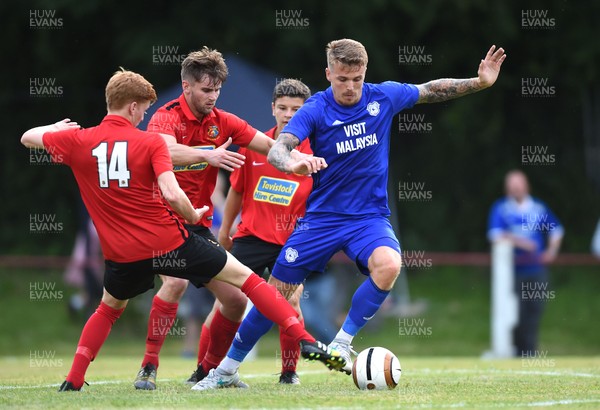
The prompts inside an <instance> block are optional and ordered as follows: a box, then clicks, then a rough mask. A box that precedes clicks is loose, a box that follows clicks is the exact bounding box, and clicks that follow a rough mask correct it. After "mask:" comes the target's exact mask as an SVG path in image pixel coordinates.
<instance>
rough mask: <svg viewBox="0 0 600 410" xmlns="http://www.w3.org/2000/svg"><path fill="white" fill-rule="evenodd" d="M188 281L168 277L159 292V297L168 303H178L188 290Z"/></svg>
mask: <svg viewBox="0 0 600 410" xmlns="http://www.w3.org/2000/svg"><path fill="white" fill-rule="evenodd" d="M187 286H188V281H187V280H185V279H180V278H173V277H168V279H166V280H163V284H162V286H161V287H160V290H159V293H158V294H159V297H160V298H161V299H163V300H166V301H167V302H177V301H179V299H181V297H182V296H183V294H184V293H185V290H186V289H187Z"/></svg>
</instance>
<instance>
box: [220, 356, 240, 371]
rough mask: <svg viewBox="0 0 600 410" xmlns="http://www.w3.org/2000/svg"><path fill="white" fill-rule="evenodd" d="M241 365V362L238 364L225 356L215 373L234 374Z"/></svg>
mask: <svg viewBox="0 0 600 410" xmlns="http://www.w3.org/2000/svg"><path fill="white" fill-rule="evenodd" d="M241 364H242V362H238V361H237V360H234V359H232V358H231V357H229V356H225V358H224V359H223V360H221V363H219V367H217V370H215V372H216V373H221V374H223V373H225V374H234V373H235V372H237V370H238V369H239V368H240V365H241Z"/></svg>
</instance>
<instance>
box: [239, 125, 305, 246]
mask: <svg viewBox="0 0 600 410" xmlns="http://www.w3.org/2000/svg"><path fill="white" fill-rule="evenodd" d="M276 129H277V127H274V128H272V129H270V130H269V131H267V132H266V133H265V134H266V135H267V136H269V137H271V138H274V137H275V130H276ZM296 149H297V150H298V151H300V152H303V153H306V154H312V151H311V149H310V142H309V140H308V139H306V140H304V142H302V144H300V145H299V146H298V147H297V148H296ZM240 153H241V154H243V155H245V156H246V162H245V163H244V165H242V166H241V167H240V168H237V169H235V170H234V171H233V172H232V173H231V177H230V180H231V187H232V188H233V189H234V190H235V191H237V192H239V193H241V194H242V215H241V222H240V223H239V224H238V227H237V232H236V233H235V235H234V236H233V237H234V238H239V237H243V236H250V235H251V236H256V237H257V238H260V239H262V240H263V241H266V242H269V243H273V244H277V245H282V246H283V244H285V241H286V240H287V238H288V237H289V236H290V235H291V233H292V231H293V230H294V226H295V225H296V219H298V218H299V217H301V216H304V212H305V211H306V200H307V199H308V195H309V194H310V191H311V190H312V184H313V181H312V178H311V177H310V176H304V175H296V174H286V173H285V172H282V171H280V170H278V169H277V168H275V167H274V166H273V165H271V164H269V163H268V162H267V157H265V156H264V155H261V154H259V153H257V152H254V151H251V150H249V149H245V148H241V149H240Z"/></svg>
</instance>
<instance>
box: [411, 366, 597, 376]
mask: <svg viewBox="0 0 600 410" xmlns="http://www.w3.org/2000/svg"><path fill="white" fill-rule="evenodd" d="M409 372H410V373H412V374H419V373H425V374H445V373H457V374H490V373H496V374H522V375H532V376H561V377H565V376H566V377H589V378H596V377H600V374H594V373H580V372H560V371H542V370H512V369H481V370H477V369H443V370H442V369H427V368H425V369H417V370H414V371H410V370H409V371H403V373H404V374H410V373H409Z"/></svg>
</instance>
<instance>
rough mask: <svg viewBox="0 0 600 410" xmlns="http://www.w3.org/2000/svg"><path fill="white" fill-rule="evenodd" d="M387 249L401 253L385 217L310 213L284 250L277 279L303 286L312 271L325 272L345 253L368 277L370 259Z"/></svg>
mask: <svg viewBox="0 0 600 410" xmlns="http://www.w3.org/2000/svg"><path fill="white" fill-rule="evenodd" d="M380 246H387V247H390V248H392V249H394V250H396V251H397V252H398V253H400V244H399V243H398V239H396V235H395V234H394V230H393V229H392V225H391V224H390V221H389V220H388V219H387V218H386V217H384V216H381V215H369V216H364V217H360V218H352V217H347V216H332V215H331V214H315V213H313V214H307V215H306V216H305V217H304V218H300V219H298V222H297V224H296V228H295V230H294V232H293V233H292V235H291V236H290V237H289V238H288V240H287V242H286V243H285V245H284V246H283V248H282V249H281V253H280V254H279V257H278V258H277V262H276V263H275V267H274V268H273V273H272V275H273V277H275V278H276V279H279V280H280V281H282V282H285V283H295V284H298V283H302V282H304V279H305V278H306V277H307V276H308V275H309V274H310V273H311V272H323V270H324V269H325V265H327V262H329V260H330V259H331V257H332V256H333V255H334V254H335V253H336V252H338V251H340V250H341V251H344V253H345V254H346V255H348V257H349V258H350V259H352V260H353V261H354V262H355V263H356V265H357V266H358V268H359V269H360V271H361V272H362V273H363V274H365V275H368V274H369V269H368V262H369V257H370V256H371V254H372V253H373V251H374V250H375V249H376V248H378V247H380Z"/></svg>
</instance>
